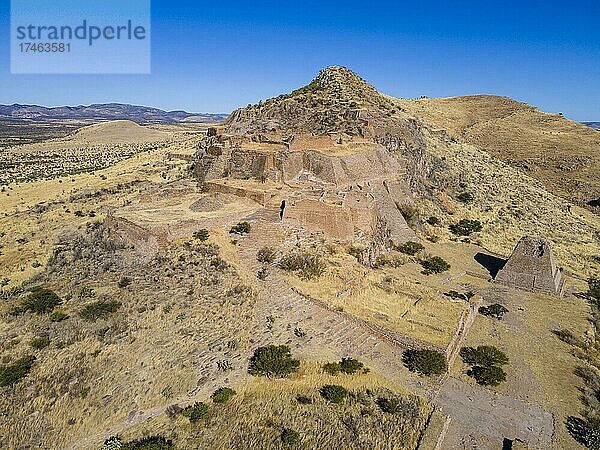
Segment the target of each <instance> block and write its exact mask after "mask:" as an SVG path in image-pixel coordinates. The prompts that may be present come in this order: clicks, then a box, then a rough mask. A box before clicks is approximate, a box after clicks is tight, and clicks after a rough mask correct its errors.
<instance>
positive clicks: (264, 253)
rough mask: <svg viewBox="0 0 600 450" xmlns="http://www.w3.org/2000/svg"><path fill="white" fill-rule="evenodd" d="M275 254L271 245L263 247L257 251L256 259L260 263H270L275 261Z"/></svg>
mask: <svg viewBox="0 0 600 450" xmlns="http://www.w3.org/2000/svg"><path fill="white" fill-rule="evenodd" d="M275 255H276V254H275V250H274V249H272V248H271V247H263V248H261V249H260V250H259V251H258V253H257V255H256V260H257V261H258V262H261V263H266V264H271V263H272V262H273V261H275Z"/></svg>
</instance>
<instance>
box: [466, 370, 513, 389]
mask: <svg viewBox="0 0 600 450" xmlns="http://www.w3.org/2000/svg"><path fill="white" fill-rule="evenodd" d="M467 373H468V375H469V376H472V377H473V378H475V380H476V381H477V383H478V384H481V385H482V386H498V385H499V384H500V383H502V382H503V381H504V380H506V372H504V370H503V369H502V368H500V367H497V366H489V367H482V366H474V367H473V368H472V369H471V370H470V371H469V372H467Z"/></svg>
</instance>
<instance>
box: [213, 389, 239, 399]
mask: <svg viewBox="0 0 600 450" xmlns="http://www.w3.org/2000/svg"><path fill="white" fill-rule="evenodd" d="M234 395H235V391H234V390H233V389H231V388H228V387H224V388H219V389H217V390H216V391H215V392H213V394H212V395H211V398H212V401H213V402H214V403H227V401H228V400H229V399H230V398H231V397H233V396H234Z"/></svg>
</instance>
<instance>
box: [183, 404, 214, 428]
mask: <svg viewBox="0 0 600 450" xmlns="http://www.w3.org/2000/svg"><path fill="white" fill-rule="evenodd" d="M181 414H182V415H183V416H184V417H187V418H188V419H190V422H192V423H195V422H198V421H199V420H200V419H202V418H203V417H206V415H207V414H208V405H206V404H205V403H202V402H196V403H194V404H193V405H189V406H186V407H185V408H183V410H182V411H181Z"/></svg>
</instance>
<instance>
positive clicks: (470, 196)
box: [456, 192, 475, 203]
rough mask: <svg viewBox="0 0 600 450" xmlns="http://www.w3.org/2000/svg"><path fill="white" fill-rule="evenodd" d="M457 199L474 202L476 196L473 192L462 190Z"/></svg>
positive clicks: (463, 201)
mask: <svg viewBox="0 0 600 450" xmlns="http://www.w3.org/2000/svg"><path fill="white" fill-rule="evenodd" d="M456 199H457V200H458V201H459V202H462V203H473V200H475V197H473V194H471V193H470V192H461V193H460V194H458V195H457V196H456Z"/></svg>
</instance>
